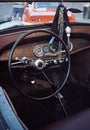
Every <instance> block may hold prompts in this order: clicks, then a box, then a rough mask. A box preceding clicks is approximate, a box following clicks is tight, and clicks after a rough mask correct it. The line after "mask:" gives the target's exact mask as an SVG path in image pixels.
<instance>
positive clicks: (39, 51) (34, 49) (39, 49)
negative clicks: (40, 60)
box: [33, 45, 43, 57]
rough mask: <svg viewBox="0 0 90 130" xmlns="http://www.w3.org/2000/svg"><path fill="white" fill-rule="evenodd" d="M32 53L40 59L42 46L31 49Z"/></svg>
mask: <svg viewBox="0 0 90 130" xmlns="http://www.w3.org/2000/svg"><path fill="white" fill-rule="evenodd" d="M33 53H34V55H35V56H37V57H42V56H43V46H42V45H36V46H35V47H34V48H33Z"/></svg>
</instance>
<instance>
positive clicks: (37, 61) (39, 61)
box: [34, 59, 46, 70]
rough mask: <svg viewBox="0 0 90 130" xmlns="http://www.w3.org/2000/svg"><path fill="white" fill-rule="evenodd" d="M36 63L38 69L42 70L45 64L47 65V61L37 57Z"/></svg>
mask: <svg viewBox="0 0 90 130" xmlns="http://www.w3.org/2000/svg"><path fill="white" fill-rule="evenodd" d="M34 65H35V67H36V68H37V69H38V70H42V69H43V68H44V67H45V66H46V63H45V62H44V61H43V60H41V59H37V60H36V61H35V62H34Z"/></svg>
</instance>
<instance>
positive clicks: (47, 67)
mask: <svg viewBox="0 0 90 130" xmlns="http://www.w3.org/2000/svg"><path fill="white" fill-rule="evenodd" d="M36 33H41V34H42V33H45V34H47V35H48V36H49V37H48V38H47V39H45V40H44V43H43V44H41V45H40V46H39V47H41V48H39V52H38V44H35V46H34V47H33V48H32V52H31V53H32V55H33V57H34V58H32V57H27V56H23V55H22V57H20V58H18V59H17V60H15V59H13V55H14V53H15V49H16V48H18V45H19V44H20V43H21V42H22V41H23V40H24V39H25V38H26V37H27V36H29V35H32V34H33V36H34V35H35V34H36ZM52 38H54V40H52V41H51V40H50V39H52ZM37 39H38V38H37ZM24 45H25V44H24ZM20 46H21V44H20ZM22 46H23V45H22ZM40 49H41V50H40ZM18 51H19V50H18ZM37 52H38V53H37ZM38 55H39V56H38ZM8 68H9V74H10V77H11V80H12V83H13V85H14V87H15V88H16V89H17V91H18V92H19V93H20V94H22V95H23V96H25V97H27V98H29V99H35V100H43V99H47V98H50V97H52V96H54V95H56V94H57V93H58V92H59V91H60V90H61V89H62V88H63V87H64V85H65V83H66V81H67V79H68V76H69V73H70V55H69V52H68V50H67V47H66V44H65V43H64V41H63V40H62V39H60V38H59V37H58V35H56V34H55V33H54V32H52V31H49V30H46V29H36V30H32V31H28V32H26V33H25V34H23V35H22V36H20V37H19V38H18V39H17V40H16V42H15V43H14V44H13V46H12V48H11V52H10V55H9V60H8ZM25 72H26V73H25ZM22 75H23V76H22ZM25 76H26V80H25ZM17 77H19V78H17ZM23 77H24V78H23ZM16 78H17V79H16ZM24 80H25V81H24Z"/></svg>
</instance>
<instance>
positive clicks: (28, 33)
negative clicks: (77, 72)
mask: <svg viewBox="0 0 90 130" xmlns="http://www.w3.org/2000/svg"><path fill="white" fill-rule="evenodd" d="M36 32H45V33H48V34H51V35H53V36H55V37H56V38H57V39H58V40H59V41H60V42H61V43H62V44H63V46H64V48H65V51H66V55H67V57H68V69H67V73H66V76H65V79H64V81H63V83H62V84H61V85H60V87H59V88H58V89H57V90H56V91H55V92H54V93H52V94H51V95H48V96H45V97H39V98H38V97H33V96H30V95H28V94H26V93H24V92H22V91H21V90H20V89H19V88H18V87H17V85H16V83H15V81H14V79H13V74H12V69H11V61H12V56H13V53H14V50H15V48H16V47H17V45H18V44H19V43H20V42H21V41H22V40H23V39H24V38H25V37H26V36H28V35H31V34H32V33H36ZM8 69H9V74H10V78H11V81H12V83H13V86H14V87H15V88H16V90H17V91H18V92H19V93H20V94H21V95H23V96H24V97H26V98H28V99H34V100H44V99H48V98H51V97H53V96H54V95H56V94H57V93H58V92H59V91H60V90H61V89H62V88H63V87H64V85H65V83H66V81H67V79H68V77H69V73H70V55H69V52H68V49H67V47H66V45H65V43H64V41H63V40H62V39H60V38H59V37H58V35H57V34H55V33H54V32H52V31H50V30H46V29H35V30H30V31H28V32H26V33H25V34H23V35H22V36H20V37H19V38H18V39H17V40H16V42H15V43H14V45H13V47H12V48H11V52H10V54H9V60H8Z"/></svg>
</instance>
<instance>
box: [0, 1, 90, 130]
mask: <svg viewBox="0 0 90 130" xmlns="http://www.w3.org/2000/svg"><path fill="white" fill-rule="evenodd" d="M60 1H61V0H60ZM67 1H70V0H66V3H67ZM78 1H79V2H76V1H75V0H74V1H73V2H69V3H68V4H69V6H71V8H73V5H74V6H77V7H78V8H82V7H83V3H82V1H81V0H78ZM87 1H88V0H87ZM66 3H65V5H66ZM85 3H86V2H85ZM59 6H60V10H59V12H58V10H57V12H56V14H55V17H54V21H53V22H52V23H46V24H42V23H41V24H33V25H32V24H27V22H22V21H19V20H11V21H7V22H6V21H5V22H3V23H1V24H0V130H90V21H89V20H88V19H83V14H82V13H79V14H78V15H79V17H78V18H79V19H78V22H74V23H70V22H69V21H68V19H67V18H68V17H67V12H65V11H66V7H65V6H64V5H63V4H62V3H60V4H59ZM2 7H3V9H2V10H3V11H6V10H8V9H9V8H10V7H11V4H10V5H9V4H7V5H5V6H2ZM8 7H9V8H8ZM0 9H1V7H0ZM7 12H8V11H7ZM64 12H65V13H64ZM58 13H60V15H59V16H58V15H57V14H58ZM1 14H2V12H1ZM3 15H4V16H5V15H7V14H6V13H5V14H4V12H3ZM59 18H61V19H59ZM64 18H66V20H65V21H64ZM63 21H64V22H63Z"/></svg>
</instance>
